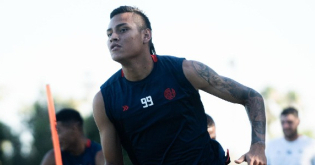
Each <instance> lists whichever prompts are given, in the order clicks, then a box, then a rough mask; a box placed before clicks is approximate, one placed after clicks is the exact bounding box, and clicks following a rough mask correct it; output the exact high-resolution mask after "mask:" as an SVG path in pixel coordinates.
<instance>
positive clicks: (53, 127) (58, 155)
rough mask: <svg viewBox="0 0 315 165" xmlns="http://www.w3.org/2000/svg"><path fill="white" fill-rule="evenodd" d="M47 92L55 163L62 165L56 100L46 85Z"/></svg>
mask: <svg viewBox="0 0 315 165" xmlns="http://www.w3.org/2000/svg"><path fill="white" fill-rule="evenodd" d="M46 92H47V101H48V114H49V121H50V130H51V136H52V141H53V146H54V151H55V152H54V153H55V161H56V165H62V159H61V151H60V144H59V138H58V133H57V121H56V114H55V106H54V100H53V97H52V94H51V91H50V86H49V84H47V85H46Z"/></svg>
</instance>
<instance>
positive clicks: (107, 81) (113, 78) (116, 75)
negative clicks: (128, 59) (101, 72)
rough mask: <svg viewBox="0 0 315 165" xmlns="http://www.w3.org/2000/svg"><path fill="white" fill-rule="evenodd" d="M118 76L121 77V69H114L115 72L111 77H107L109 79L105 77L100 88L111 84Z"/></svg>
mask: <svg viewBox="0 0 315 165" xmlns="http://www.w3.org/2000/svg"><path fill="white" fill-rule="evenodd" d="M120 77H122V70H121V69H119V70H118V71H116V73H114V74H113V75H112V76H111V77H109V79H107V80H106V81H105V82H104V83H103V84H102V85H101V88H104V87H106V86H108V85H111V84H112V83H114V82H116V81H117V80H118V79H119V78H120Z"/></svg>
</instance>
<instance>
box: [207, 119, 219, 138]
mask: <svg viewBox="0 0 315 165" xmlns="http://www.w3.org/2000/svg"><path fill="white" fill-rule="evenodd" d="M206 115H207V131H208V133H209V135H210V138H211V139H214V140H216V138H217V131H216V127H215V123H214V120H213V118H212V117H211V116H210V115H208V114H206Z"/></svg>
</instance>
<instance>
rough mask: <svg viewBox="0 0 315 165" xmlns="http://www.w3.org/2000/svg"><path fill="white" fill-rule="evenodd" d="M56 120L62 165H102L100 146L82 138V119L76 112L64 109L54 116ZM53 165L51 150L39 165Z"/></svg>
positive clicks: (52, 151) (103, 160) (53, 158)
mask: <svg viewBox="0 0 315 165" xmlns="http://www.w3.org/2000/svg"><path fill="white" fill-rule="evenodd" d="M56 120H57V131H58V136H59V143H60V149H61V157H62V164H63V165H78V164H80V165H104V163H105V159H104V156H103V152H102V148H101V145H100V144H98V143H96V142H94V141H92V140H90V139H88V138H86V137H85V136H84V134H83V119H82V117H81V115H80V113H79V112H78V111H77V110H75V109H71V108H64V109H62V110H60V111H59V112H58V113H57V114H56ZM55 164H56V163H55V154H54V150H53V149H52V150H50V151H48V152H47V153H46V155H45V156H44V158H43V160H42V162H41V165H55Z"/></svg>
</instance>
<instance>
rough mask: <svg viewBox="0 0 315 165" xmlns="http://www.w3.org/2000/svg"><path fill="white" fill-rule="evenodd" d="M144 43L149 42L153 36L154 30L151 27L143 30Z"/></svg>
mask: <svg viewBox="0 0 315 165" xmlns="http://www.w3.org/2000/svg"><path fill="white" fill-rule="evenodd" d="M143 34H144V35H143V36H144V38H143V44H146V43H149V42H150V40H151V38H152V32H151V30H150V29H149V28H146V29H144V30H143Z"/></svg>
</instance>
